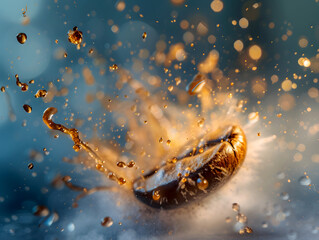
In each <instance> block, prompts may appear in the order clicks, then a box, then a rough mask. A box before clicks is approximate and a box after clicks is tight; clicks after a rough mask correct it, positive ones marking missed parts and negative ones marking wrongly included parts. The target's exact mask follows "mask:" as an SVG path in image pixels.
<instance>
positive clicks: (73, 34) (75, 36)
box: [68, 27, 83, 49]
mask: <svg viewBox="0 0 319 240" xmlns="http://www.w3.org/2000/svg"><path fill="white" fill-rule="evenodd" d="M82 38H83V34H82V32H81V31H79V30H78V28H77V27H74V28H73V30H69V32H68V40H69V42H70V43H72V44H75V45H77V49H80V47H81V43H82Z"/></svg>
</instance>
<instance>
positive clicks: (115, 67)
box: [109, 63, 119, 72]
mask: <svg viewBox="0 0 319 240" xmlns="http://www.w3.org/2000/svg"><path fill="white" fill-rule="evenodd" d="M118 68H119V67H118V66H117V64H115V63H114V64H113V65H112V66H110V67H109V69H110V71H111V72H113V71H115V70H117V69H118Z"/></svg>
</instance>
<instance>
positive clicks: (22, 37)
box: [17, 33, 27, 44]
mask: <svg viewBox="0 0 319 240" xmlns="http://www.w3.org/2000/svg"><path fill="white" fill-rule="evenodd" d="M17 40H18V42H19V43H21V44H24V43H25V42H26V41H27V35H26V34H25V33H19V34H18V35H17Z"/></svg>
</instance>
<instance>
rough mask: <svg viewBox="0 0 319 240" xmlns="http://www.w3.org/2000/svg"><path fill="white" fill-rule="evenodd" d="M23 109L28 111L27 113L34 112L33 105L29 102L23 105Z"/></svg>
mask: <svg viewBox="0 0 319 240" xmlns="http://www.w3.org/2000/svg"><path fill="white" fill-rule="evenodd" d="M23 109H24V111H26V112H27V113H31V112H32V107H30V106H29V105H28V104H24V105H23Z"/></svg>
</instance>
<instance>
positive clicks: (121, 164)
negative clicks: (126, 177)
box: [116, 162, 126, 168]
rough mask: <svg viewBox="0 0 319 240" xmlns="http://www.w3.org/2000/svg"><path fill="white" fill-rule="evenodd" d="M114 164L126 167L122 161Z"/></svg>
mask: <svg viewBox="0 0 319 240" xmlns="http://www.w3.org/2000/svg"><path fill="white" fill-rule="evenodd" d="M116 166H118V167H120V168H126V164H125V163H124V162H117V163H116Z"/></svg>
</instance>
